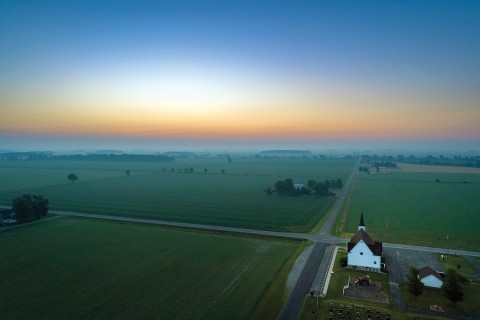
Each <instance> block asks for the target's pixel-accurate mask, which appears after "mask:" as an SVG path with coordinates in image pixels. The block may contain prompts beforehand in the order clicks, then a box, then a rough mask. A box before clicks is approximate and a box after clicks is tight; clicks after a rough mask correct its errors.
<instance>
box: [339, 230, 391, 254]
mask: <svg viewBox="0 0 480 320" xmlns="http://www.w3.org/2000/svg"><path fill="white" fill-rule="evenodd" d="M360 240H363V242H365V244H366V245H367V246H368V248H369V249H370V250H371V251H372V252H373V254H374V255H376V256H381V255H382V252H383V246H382V243H381V242H379V241H374V240H373V239H372V238H371V237H370V235H369V234H368V233H367V232H366V231H365V230H363V229H360V230H358V231H357V233H355V234H354V235H353V237H352V239H350V242H349V243H348V246H347V249H348V251H349V252H350V250H352V249H353V247H355V245H356V244H357V243H359V242H360Z"/></svg>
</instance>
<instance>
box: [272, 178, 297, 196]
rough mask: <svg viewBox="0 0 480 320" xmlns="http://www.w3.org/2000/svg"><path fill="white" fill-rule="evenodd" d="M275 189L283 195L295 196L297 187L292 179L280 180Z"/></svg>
mask: <svg viewBox="0 0 480 320" xmlns="http://www.w3.org/2000/svg"><path fill="white" fill-rule="evenodd" d="M275 189H276V190H277V192H278V193H279V194H281V195H294V194H295V187H294V186H293V180H292V179H285V180H279V181H277V182H276V183H275Z"/></svg>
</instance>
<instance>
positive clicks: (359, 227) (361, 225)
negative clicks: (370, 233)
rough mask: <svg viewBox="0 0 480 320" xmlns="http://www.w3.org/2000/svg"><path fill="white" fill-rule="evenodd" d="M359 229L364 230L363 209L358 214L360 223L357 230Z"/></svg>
mask: <svg viewBox="0 0 480 320" xmlns="http://www.w3.org/2000/svg"><path fill="white" fill-rule="evenodd" d="M360 229H362V230H363V231H365V222H363V210H362V214H361V215H360V223H359V224H358V230H360Z"/></svg>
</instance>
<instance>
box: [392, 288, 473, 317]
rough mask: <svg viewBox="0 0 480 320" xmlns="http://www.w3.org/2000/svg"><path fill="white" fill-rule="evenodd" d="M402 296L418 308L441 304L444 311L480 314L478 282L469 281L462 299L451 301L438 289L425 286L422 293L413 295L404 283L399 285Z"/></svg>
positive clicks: (471, 314) (470, 314)
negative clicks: (417, 295) (460, 300)
mask: <svg viewBox="0 0 480 320" xmlns="http://www.w3.org/2000/svg"><path fill="white" fill-rule="evenodd" d="M400 291H401V293H402V297H403V299H404V300H405V302H406V303H408V304H409V305H411V306H415V307H418V308H423V309H428V308H429V307H430V305H432V304H436V305H439V306H441V307H442V308H443V309H444V310H445V311H446V312H454V313H459V314H463V315H469V316H474V317H479V316H480V284H479V283H478V282H470V283H469V284H468V285H467V286H466V287H465V291H464V301H462V302H457V303H456V304H453V303H451V302H450V301H449V300H448V299H447V298H445V297H444V296H443V294H442V291H441V290H440V289H432V288H425V289H424V290H423V293H422V295H420V296H419V297H417V299H415V297H414V296H413V295H411V294H410V293H408V291H407V288H406V285H405V284H403V285H400Z"/></svg>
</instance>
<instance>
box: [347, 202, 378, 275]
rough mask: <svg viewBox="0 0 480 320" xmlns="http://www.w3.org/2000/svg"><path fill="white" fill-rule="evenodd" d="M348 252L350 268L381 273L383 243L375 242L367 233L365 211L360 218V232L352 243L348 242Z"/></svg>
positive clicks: (354, 236) (351, 240) (352, 239)
mask: <svg viewBox="0 0 480 320" xmlns="http://www.w3.org/2000/svg"><path fill="white" fill-rule="evenodd" d="M347 251H348V256H347V258H348V266H349V267H359V268H362V269H366V270H372V271H380V268H381V263H382V257H383V247H382V243H381V242H378V241H374V240H373V239H372V237H370V235H369V234H368V233H367V232H366V231H365V222H364V221H363V211H362V214H361V216H360V223H359V225H358V231H357V232H356V233H355V234H354V235H353V237H352V238H351V239H350V242H348V245H347Z"/></svg>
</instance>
